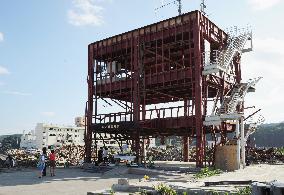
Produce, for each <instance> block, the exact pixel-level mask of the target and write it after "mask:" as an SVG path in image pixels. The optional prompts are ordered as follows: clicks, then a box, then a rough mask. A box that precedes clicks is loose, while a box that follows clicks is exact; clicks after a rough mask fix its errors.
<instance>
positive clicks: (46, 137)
mask: <svg viewBox="0 0 284 195" xmlns="http://www.w3.org/2000/svg"><path fill="white" fill-rule="evenodd" d="M84 132H85V128H84V127H72V126H60V125H54V124H44V123H38V124H37V125H36V128H35V135H36V145H37V148H42V147H49V146H59V147H60V146H62V145H80V146H83V145H85V143H84Z"/></svg>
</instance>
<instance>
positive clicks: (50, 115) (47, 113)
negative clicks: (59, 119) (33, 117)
mask: <svg viewBox="0 0 284 195" xmlns="http://www.w3.org/2000/svg"><path fill="white" fill-rule="evenodd" d="M41 115H43V116H47V117H54V116H55V112H49V111H48V112H42V113H41Z"/></svg>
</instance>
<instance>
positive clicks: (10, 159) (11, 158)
mask: <svg viewBox="0 0 284 195" xmlns="http://www.w3.org/2000/svg"><path fill="white" fill-rule="evenodd" d="M6 164H7V166H8V168H12V167H13V157H12V156H11V155H10V154H8V156H7V158H6Z"/></svg>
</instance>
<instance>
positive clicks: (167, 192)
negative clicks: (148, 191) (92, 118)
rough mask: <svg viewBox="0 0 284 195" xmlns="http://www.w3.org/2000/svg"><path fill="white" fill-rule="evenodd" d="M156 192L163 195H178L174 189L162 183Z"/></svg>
mask: <svg viewBox="0 0 284 195" xmlns="http://www.w3.org/2000/svg"><path fill="white" fill-rule="evenodd" d="M155 190H157V191H158V193H159V194H161V195H177V192H176V191H175V190H174V189H173V188H171V187H170V186H167V185H165V184H162V183H161V184H159V185H157V186H155Z"/></svg>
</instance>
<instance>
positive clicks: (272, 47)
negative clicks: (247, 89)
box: [242, 38, 284, 123]
mask: <svg viewBox="0 0 284 195" xmlns="http://www.w3.org/2000/svg"><path fill="white" fill-rule="evenodd" d="M283 44H284V39H276V38H255V39H254V51H253V52H252V53H248V54H244V55H243V59H242V72H243V80H244V81H246V80H248V79H249V78H255V77H258V76H262V77H263V79H262V80H260V82H259V83H258V84H257V86H256V92H255V93H251V94H248V96H247V99H246V106H252V105H255V106H257V108H262V113H263V115H264V117H265V118H266V122H268V123H269V122H280V121H283V120H284V113H283V110H282V109H283V105H284V98H282V97H284V77H283V72H284V48H283Z"/></svg>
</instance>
